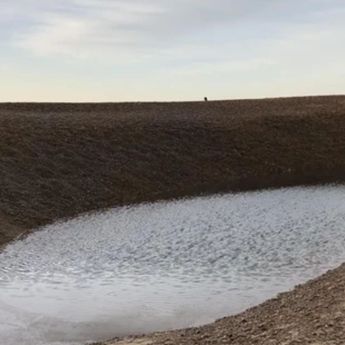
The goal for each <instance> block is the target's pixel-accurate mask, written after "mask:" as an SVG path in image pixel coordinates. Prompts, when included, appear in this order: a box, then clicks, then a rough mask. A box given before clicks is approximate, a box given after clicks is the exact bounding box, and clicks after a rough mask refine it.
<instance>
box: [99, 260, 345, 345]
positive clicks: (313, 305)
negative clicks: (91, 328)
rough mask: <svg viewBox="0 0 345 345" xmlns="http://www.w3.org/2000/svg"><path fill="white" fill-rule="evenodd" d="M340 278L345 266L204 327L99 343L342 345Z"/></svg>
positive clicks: (344, 320) (344, 313) (344, 304)
mask: <svg viewBox="0 0 345 345" xmlns="http://www.w3.org/2000/svg"><path fill="white" fill-rule="evenodd" d="M344 276H345V265H343V266H341V267H340V268H338V269H336V270H334V271H331V272H328V273H327V274H325V275H323V276H322V277H320V278H318V279H315V280H313V281H310V282H309V283H307V284H304V285H301V286H298V287H297V288H296V289H295V290H293V291H291V292H287V293H283V294H280V295H279V296H278V297H277V298H274V299H271V300H269V301H267V302H265V303H263V304H261V305H259V306H257V307H254V308H251V309H249V310H247V311H245V312H244V313H242V314H239V315H236V316H231V317H227V318H224V319H221V320H219V321H217V322H215V323H213V324H210V325H207V326H203V327H198V328H191V329H184V330H180V331H171V332H163V333H155V334H152V335H147V336H143V337H130V338H126V339H121V340H119V339H118V340H113V341H109V342H106V343H102V344H103V345H163V344H164V345H192V344H198V345H210V344H217V345H218V344H219V345H221V344H231V345H254V344H255V345H298V344H310V345H343V344H345V294H344V292H345V279H344ZM100 344H101V343H98V345H100ZM95 345H97V344H95Z"/></svg>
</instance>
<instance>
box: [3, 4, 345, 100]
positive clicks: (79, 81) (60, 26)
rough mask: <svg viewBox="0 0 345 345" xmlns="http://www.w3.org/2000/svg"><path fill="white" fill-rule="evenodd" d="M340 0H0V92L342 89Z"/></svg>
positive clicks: (174, 95) (223, 94)
mask: <svg viewBox="0 0 345 345" xmlns="http://www.w3.org/2000/svg"><path fill="white" fill-rule="evenodd" d="M344 18H345V1H344V0H298V1H297V0H289V1H287V0H15V1H14V0H0V80H1V81H0V101H1V102H7V101H48V102H54V101H63V102H69V101H76V102H83V101H90V102H97V101H101V102H103V101H110V102H118V101H180V100H200V99H203V97H205V96H207V97H208V98H209V99H233V98H262V97H277V96H295V95H296V96H297V95H321V94H345V68H344V67H345V20H344Z"/></svg>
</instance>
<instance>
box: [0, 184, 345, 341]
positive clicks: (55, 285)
mask: <svg viewBox="0 0 345 345" xmlns="http://www.w3.org/2000/svg"><path fill="white" fill-rule="evenodd" d="M344 224H345V186H323V187H308V188H288V189H279V190H272V191H262V192H247V193H241V194H227V195H219V196H213V197H203V198H195V199H189V200H181V201H174V202H160V203H155V204H146V205H140V206H136V207H131V208H129V207H127V208H116V209H113V210H110V211H107V212H105V213H101V214H92V215H89V216H85V217H79V218H76V219H73V220H71V221H68V222H65V223H58V224H53V225H51V226H48V227H46V228H45V229H44V230H42V231H40V232H36V233H34V234H32V235H30V236H29V237H27V238H26V239H25V240H23V241H20V242H16V243H14V244H12V245H10V246H8V247H7V248H6V249H5V251H3V252H2V253H1V254H0V336H1V341H2V342H3V343H4V344H6V345H17V344H22V345H40V344H42V345H64V344H68V345H71V344H73V345H74V344H84V343H85V342H87V341H92V340H93V341H96V340H100V339H106V338H111V337H114V336H122V335H128V334H138V333H139V334H141V333H145V332H149V331H157V330H165V329H171V328H180V327H188V326H194V325H200V324H204V323H208V322H212V321H214V320H215V319H217V318H220V317H223V316H225V315H229V314H233V313H238V312H240V311H242V310H244V309H246V308H248V307H250V306H253V305H255V304H258V303H260V302H262V301H264V300H265V299H267V298H269V297H272V296H274V295H275V294H276V293H278V292H281V291H285V290H288V289H290V288H292V287H293V286H294V285H296V284H298V283H301V282H304V281H306V280H308V279H310V278H313V277H316V276H318V275H319V274H321V273H323V272H325V271H326V270H327V269H329V268H333V267H336V266H337V265H339V264H340V263H342V262H343V261H345V252H344V247H345V231H344V227H345V225H344Z"/></svg>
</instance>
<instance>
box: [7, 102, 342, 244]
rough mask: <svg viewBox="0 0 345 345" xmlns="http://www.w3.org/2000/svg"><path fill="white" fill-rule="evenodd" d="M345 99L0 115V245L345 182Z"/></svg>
mask: <svg viewBox="0 0 345 345" xmlns="http://www.w3.org/2000/svg"><path fill="white" fill-rule="evenodd" d="M344 116H345V97H344V96H333V97H305V98H288V99H265V100H242V101H218V102H189V103H122V104H39V103H38V104H0V212H1V213H0V245H1V244H3V243H6V242H7V241H9V240H10V239H12V238H15V237H17V236H18V235H20V234H21V233H22V232H24V231H27V230H29V229H32V228H35V227H37V226H40V225H44V224H47V223H50V222H52V221H54V220H56V219H61V218H66V217H72V216H75V215H77V214H80V213H83V212H87V211H91V210H96V209H101V208H107V207H112V206H115V205H122V204H128V203H137V202H142V201H148V200H158V199H168V198H176V197H182V196H191V195H197V194H204V193H214V192H224V191H230V190H243V189H251V188H263V187H272V186H285V185H296V184H311V183H319V182H332V181H337V180H341V181H343V180H344V179H345V160H344V154H345V121H344Z"/></svg>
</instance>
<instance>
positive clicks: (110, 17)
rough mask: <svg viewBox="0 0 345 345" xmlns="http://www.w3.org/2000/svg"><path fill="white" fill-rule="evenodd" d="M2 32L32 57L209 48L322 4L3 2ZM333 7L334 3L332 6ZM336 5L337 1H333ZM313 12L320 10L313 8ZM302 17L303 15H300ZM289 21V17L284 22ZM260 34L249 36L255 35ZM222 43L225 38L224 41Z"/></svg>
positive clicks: (245, 0)
mask: <svg viewBox="0 0 345 345" xmlns="http://www.w3.org/2000/svg"><path fill="white" fill-rule="evenodd" d="M3 1H4V4H2V11H3V12H2V14H0V25H1V26H0V28H1V30H2V31H3V32H6V36H7V37H8V40H9V41H11V43H12V44H13V45H15V46H20V47H24V48H25V49H28V50H29V51H31V52H33V53H35V54H40V55H42V54H44V55H51V54H54V55H56V54H59V55H70V56H76V57H80V56H88V55H94V54H95V53H97V52H98V53H100V50H102V53H103V54H108V53H110V52H112V53H115V54H116V53H117V52H119V51H121V53H123V52H127V53H128V54H129V55H130V54H135V53H138V52H141V53H142V52H143V51H146V52H149V51H150V50H152V49H154V50H157V48H158V49H160V48H167V47H170V46H177V45H179V44H185V43H188V42H194V40H195V41H199V42H200V41H202V42H204V44H205V45H207V43H208V42H210V41H211V42H212V41H213V40H214V39H215V38H214V37H212V34H213V35H217V34H218V33H217V29H222V30H223V31H224V28H225V29H226V32H227V34H228V35H230V36H236V33H237V32H238V31H239V30H238V26H245V25H248V27H249V28H252V29H254V30H255V28H253V27H252V25H253V24H254V25H255V23H256V22H259V21H260V20H262V21H268V22H269V21H272V20H275V19H276V18H278V17H280V16H281V15H283V16H284V18H285V19H284V20H283V19H282V18H281V25H282V26H284V21H286V18H288V19H289V20H290V21H293V19H294V18H295V17H296V16H298V14H299V13H300V12H299V11H296V10H295V6H296V5H298V8H299V9H300V10H303V6H306V7H307V8H308V9H309V11H310V10H311V8H312V7H311V5H312V4H313V3H314V4H319V6H320V4H321V5H322V3H323V2H322V0H306V1H305V2H304V5H303V4H300V3H301V2H300V1H296V0H292V1H291V2H289V4H286V3H287V2H286V1H283V0H257V1H253V0H242V1H239V0H218V1H214V0H174V1H171V0H131V1H128V0H55V1H53V0H45V1H43V0H42V1H40V0H17V1H10V0H3ZM331 2H332V1H331ZM333 2H334V3H335V2H337V1H333ZM308 6H309V7H308ZM316 8H319V7H317V6H316ZM304 12H305V11H304ZM288 15H289V17H288ZM257 34H258V33H256V32H253V35H257ZM224 38H225V37H224Z"/></svg>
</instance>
